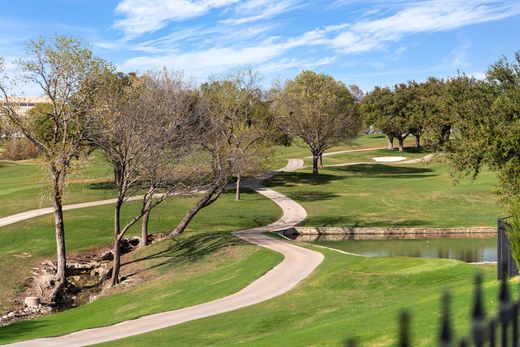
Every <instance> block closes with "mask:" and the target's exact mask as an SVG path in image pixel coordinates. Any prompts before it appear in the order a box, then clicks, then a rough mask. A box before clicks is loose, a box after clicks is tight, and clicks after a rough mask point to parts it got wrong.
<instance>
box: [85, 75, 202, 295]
mask: <svg viewBox="0 0 520 347" xmlns="http://www.w3.org/2000/svg"><path fill="white" fill-rule="evenodd" d="M193 102H194V101H193V97H192V95H191V93H190V91H189V90H187V88H186V84H185V82H184V81H183V79H182V76H180V75H175V74H170V73H168V72H167V71H163V72H162V73H159V74H146V75H144V76H142V77H137V76H135V75H122V74H117V75H114V74H107V75H106V76H105V83H104V90H103V91H102V93H100V95H99V100H98V109H97V113H96V117H95V118H96V123H95V126H93V127H92V132H91V134H90V140H91V142H92V143H93V144H94V145H95V146H96V147H98V148H100V149H102V150H103V152H104V153H105V155H106V157H107V159H108V160H109V162H110V163H111V164H112V166H113V169H114V173H115V178H116V180H115V185H116V188H117V198H116V204H115V207H114V250H113V252H114V265H113V268H112V281H111V284H112V285H116V284H118V283H119V281H120V278H119V273H120V267H121V241H122V239H123V237H124V235H125V234H126V233H127V232H128V230H129V229H130V228H131V227H132V226H133V225H134V224H136V223H137V222H138V221H139V220H140V219H141V218H143V217H144V218H145V224H144V225H142V232H143V236H144V244H145V243H146V238H147V233H148V226H147V224H148V218H149V213H150V211H151V210H152V209H153V208H155V207H156V206H158V205H159V204H161V203H162V202H163V201H165V200H166V199H167V198H168V197H169V196H171V195H172V194H174V193H175V192H176V191H178V190H179V189H180V188H181V187H182V182H180V181H181V180H179V177H180V175H177V177H174V176H175V164H176V163H177V162H178V161H179V160H181V158H182V157H183V156H184V155H185V153H186V149H185V147H189V146H190V145H191V143H192V139H193V136H189V135H187V134H191V132H190V131H191V130H190V129H189V128H190V126H191V124H192V123H195V122H194V120H193V118H192V117H191V115H192V114H193V112H192V104H193ZM177 172H178V171H177ZM186 176H188V177H189V176H190V175H186ZM143 188H146V189H147V191H146V193H145V195H144V198H143V204H142V207H141V209H140V211H139V212H138V213H137V214H136V215H135V216H133V217H132V218H130V219H129V220H127V221H126V223H123V221H122V218H121V210H122V207H123V204H124V203H125V202H126V201H127V199H128V197H130V196H132V195H134V194H136V193H137V192H138V191H140V190H141V189H143ZM159 190H162V192H161V194H160V195H158V196H156V193H158V192H159ZM145 232H146V235H144V233H145Z"/></svg>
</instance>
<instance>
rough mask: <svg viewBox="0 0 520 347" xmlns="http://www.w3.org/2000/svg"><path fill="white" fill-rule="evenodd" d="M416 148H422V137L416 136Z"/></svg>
mask: <svg viewBox="0 0 520 347" xmlns="http://www.w3.org/2000/svg"><path fill="white" fill-rule="evenodd" d="M415 147H416V148H420V147H421V135H415Z"/></svg>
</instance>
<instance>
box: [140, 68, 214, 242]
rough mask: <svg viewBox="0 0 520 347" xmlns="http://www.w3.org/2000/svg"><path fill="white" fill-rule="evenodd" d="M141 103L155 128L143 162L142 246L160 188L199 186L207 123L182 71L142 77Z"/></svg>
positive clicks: (150, 135) (183, 189) (187, 188)
mask: <svg viewBox="0 0 520 347" xmlns="http://www.w3.org/2000/svg"><path fill="white" fill-rule="evenodd" d="M143 78H144V79H145V81H144V85H145V88H144V89H143V90H142V92H141V98H140V100H141V104H143V105H148V110H147V114H148V115H149V117H146V118H147V120H148V118H150V119H149V122H150V125H151V127H150V128H149V129H150V130H152V131H151V132H150V133H149V134H148V136H147V142H148V155H147V156H146V157H145V158H143V161H142V165H141V176H142V177H141V182H142V183H141V184H143V185H145V186H146V189H147V191H146V194H144V197H143V207H144V209H145V211H146V212H145V213H144V215H143V220H142V224H141V246H145V245H146V244H147V239H148V224H149V218H150V213H151V206H152V205H153V198H154V194H155V193H156V192H157V191H158V189H161V188H168V187H170V188H172V187H175V190H176V191H177V192H180V191H186V190H190V189H192V187H193V186H194V185H198V184H199V181H198V178H197V173H198V172H197V171H199V168H200V165H199V164H198V161H197V158H196V156H195V155H193V154H194V153H199V152H200V149H199V143H200V141H201V140H202V139H203V137H204V136H203V134H204V132H205V124H204V121H203V120H202V119H200V117H199V114H198V113H197V109H196V102H197V98H196V93H195V91H194V90H193V88H192V87H191V86H190V85H189V84H188V83H187V82H186V81H185V79H184V77H183V75H182V74H180V73H175V72H173V73H171V72H168V71H167V70H163V71H161V72H157V73H148V74H147V75H145V76H144V77H143Z"/></svg>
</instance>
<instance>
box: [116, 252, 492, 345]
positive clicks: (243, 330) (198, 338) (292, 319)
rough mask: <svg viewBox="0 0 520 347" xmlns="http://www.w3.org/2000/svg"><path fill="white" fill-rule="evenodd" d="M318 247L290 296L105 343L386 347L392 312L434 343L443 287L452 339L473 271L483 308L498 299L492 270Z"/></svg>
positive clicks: (417, 341) (391, 339) (421, 340)
mask: <svg viewBox="0 0 520 347" xmlns="http://www.w3.org/2000/svg"><path fill="white" fill-rule="evenodd" d="M309 247H311V246H309ZM311 248H312V247H311ZM318 250H320V251H321V252H323V253H324V254H325V256H326V258H325V261H324V263H323V264H322V265H320V267H319V268H318V269H317V271H315V272H314V273H313V274H312V275H311V276H310V277H309V278H308V279H306V280H305V281H304V282H302V283H301V284H300V285H298V287H297V288H295V289H294V290H292V291H291V292H290V293H288V294H285V295H282V296H280V297H277V298H275V299H273V300H270V301H268V302H265V303H261V304H258V305H255V306H252V307H249V308H244V309H241V310H238V311H234V312H230V313H226V314H221V315H218V316H215V317H210V318H205V319H201V320H197V321H193V322H188V323H185V324H182V325H179V326H176V327H171V328H166V329H162V330H158V331H156V332H152V333H148V334H143V335H139V336H137V337H131V338H126V339H123V340H119V341H116V342H110V343H107V344H106V345H110V346H149V345H152V346H167V345H170V344H171V342H172V341H175V344H176V345H179V346H188V345H190V346H194V345H197V346H200V345H207V346H217V345H218V346H220V345H225V346H232V345H239V344H242V345H244V344H245V345H247V346H309V345H312V346H316V345H320V346H339V345H342V344H343V342H344V341H345V339H347V338H357V339H358V342H359V345H361V346H388V345H392V344H393V343H395V338H396V336H397V316H398V312H399V311H400V310H401V309H402V308H408V309H410V310H411V314H412V324H411V326H412V329H413V342H414V346H415V345H419V346H432V345H434V344H435V342H434V341H435V339H436V338H437V328H438V321H439V312H440V310H439V306H440V305H439V303H440V293H441V292H442V290H443V289H449V290H450V291H451V292H452V294H453V298H452V314H453V316H452V317H453V319H454V324H455V327H456V331H457V333H458V334H466V333H467V332H468V330H467V328H468V327H467V325H466V322H467V320H468V316H469V309H470V303H471V298H472V289H473V287H472V276H473V275H474V273H475V272H476V271H482V272H483V273H484V276H485V295H486V300H485V301H486V303H487V305H492V304H493V302H494V300H493V299H494V298H496V291H497V282H496V281H495V280H494V279H495V269H494V268H493V267H489V266H487V267H484V266H479V267H477V266H475V265H468V264H465V263H462V262H458V261H450V260H441V259H416V258H361V257H354V256H348V255H344V254H340V253H336V252H332V251H328V250H323V249H318ZM488 312H489V310H488Z"/></svg>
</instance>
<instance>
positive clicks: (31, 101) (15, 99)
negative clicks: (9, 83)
mask: <svg viewBox="0 0 520 347" xmlns="http://www.w3.org/2000/svg"><path fill="white" fill-rule="evenodd" d="M3 103H4V101H3V100H2V101H0V104H3ZM9 103H11V104H14V105H15V106H17V107H19V110H20V112H21V113H25V112H27V111H28V110H30V109H31V108H32V107H34V105H36V104H48V103H50V100H49V98H47V97H43V96H11V97H9Z"/></svg>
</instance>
